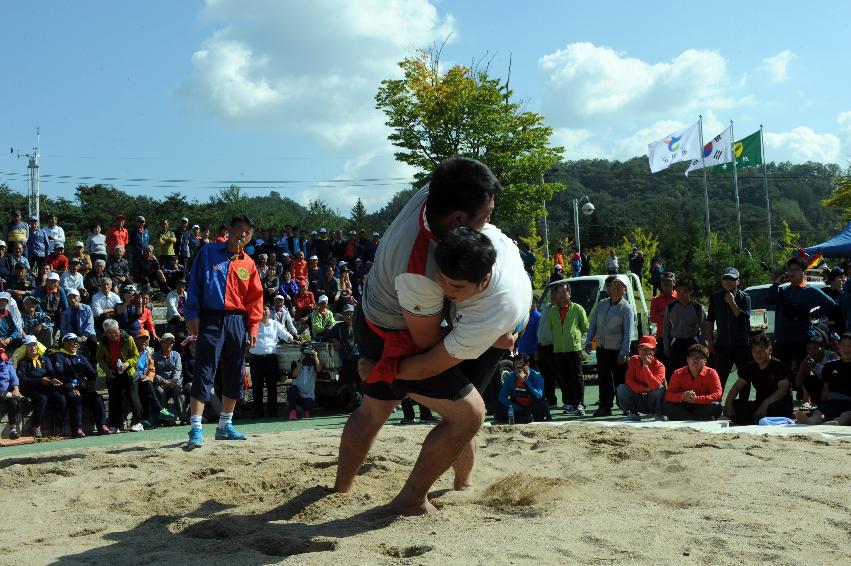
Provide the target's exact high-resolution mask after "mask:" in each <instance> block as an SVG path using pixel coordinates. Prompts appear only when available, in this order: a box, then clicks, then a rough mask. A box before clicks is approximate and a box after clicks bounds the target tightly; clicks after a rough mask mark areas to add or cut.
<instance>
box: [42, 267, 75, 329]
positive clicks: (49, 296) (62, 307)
mask: <svg viewBox="0 0 851 566" xmlns="http://www.w3.org/2000/svg"><path fill="white" fill-rule="evenodd" d="M59 283H60V277H59V274H58V273H50V274H48V276H47V280H46V281H45V283H44V286H43V287H39V288H38V289H36V290H35V292H34V293H33V294H34V295H35V297H36V298H37V299H38V301H39V304H41V310H43V311H44V312H45V313H46V314H47V316H49V317H50V318H52V319H53V322H54V323H55V324H56V325H57V326H59V323H60V321H61V320H62V313H64V312H65V311H67V310H68V293H67V292H66V291H65V289H63V288H62V287H61V286H60V284H59ZM69 332H70V331H69ZM62 334H65V333H64V332H63V333H62Z"/></svg>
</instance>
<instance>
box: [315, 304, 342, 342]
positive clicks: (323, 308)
mask: <svg viewBox="0 0 851 566" xmlns="http://www.w3.org/2000/svg"><path fill="white" fill-rule="evenodd" d="M335 324H337V319H335V318H334V313H333V312H331V309H329V308H328V297H326V296H325V295H320V297H319V300H318V301H317V304H316V310H315V311H313V314H312V315H311V318H310V330H311V334H312V335H313V339H314V340H315V341H317V342H329V341H330V340H331V329H332V328H334V325H335Z"/></svg>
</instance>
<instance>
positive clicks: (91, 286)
mask: <svg viewBox="0 0 851 566" xmlns="http://www.w3.org/2000/svg"><path fill="white" fill-rule="evenodd" d="M108 277H109V275H107V274H106V262H105V261H104V260H102V259H96V260H95V262H94V266H93V267H92V270H91V271H89V272H88V273H86V275H85V277H83V285H84V286H85V287H86V291H88V292H89V296H90V297H94V295H95V293H97V292H98V291H99V290H100V288H101V281H103V280H104V279H105V278H108ZM109 280H110V281H111V282H112V284H113V285H115V281H112V278H109ZM115 288H116V289H118V286H117V285H115Z"/></svg>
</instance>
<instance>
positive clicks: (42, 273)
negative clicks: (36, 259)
mask: <svg viewBox="0 0 851 566" xmlns="http://www.w3.org/2000/svg"><path fill="white" fill-rule="evenodd" d="M34 269H35V288H36V289H40V288H42V287H44V286H45V285H46V284H47V278H48V277H49V276H50V274H51V273H53V266H52V265H50V264H49V263H42V264H39V265H38V266H37V267H35V268H34ZM56 275H57V276H59V273H57V274H56Z"/></svg>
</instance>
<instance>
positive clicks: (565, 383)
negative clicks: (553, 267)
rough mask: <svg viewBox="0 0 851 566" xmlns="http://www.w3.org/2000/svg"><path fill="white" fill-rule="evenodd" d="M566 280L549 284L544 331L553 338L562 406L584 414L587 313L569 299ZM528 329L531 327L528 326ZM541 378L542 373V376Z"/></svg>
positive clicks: (553, 362) (554, 363)
mask: <svg viewBox="0 0 851 566" xmlns="http://www.w3.org/2000/svg"><path fill="white" fill-rule="evenodd" d="M570 299H571V289H570V284H569V283H568V282H567V281H563V282H561V283H556V284H555V285H554V286H553V287H552V307H551V308H550V309H549V310H547V318H546V320H541V321H540V323H539V324H546V325H547V326H548V327H549V328H548V329H547V335H548V336H550V337H551V338H552V343H553V350H552V352H553V353H552V355H553V357H552V367H553V369H554V370H555V371H554V373H555V376H556V378H557V379H556V381H557V382H558V384H559V385H560V386H561V400H562V404H563V405H564V406H563V410H564V412H565V413H566V414H568V415H579V416H582V415H584V414H585V379H584V377H583V375H582V337H583V336H584V335H585V333H586V332H588V327H589V324H588V315H587V314H586V313H585V309H584V308H583V307H582V305H580V304H579V303H576V302H572V301H571V300H570ZM526 328H527V331H530V332H531V331H532V329H530V328H529V327H528V326H527V327H526ZM542 379H543V376H542Z"/></svg>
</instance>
